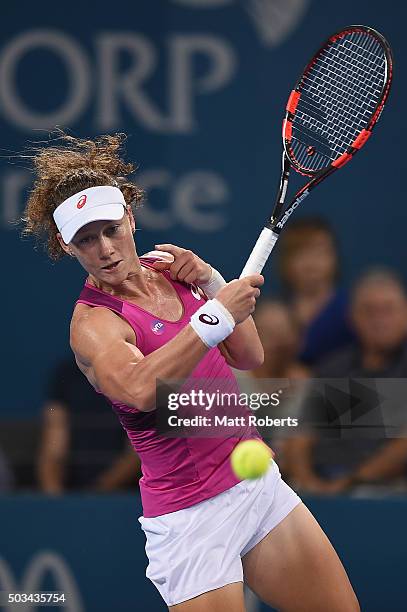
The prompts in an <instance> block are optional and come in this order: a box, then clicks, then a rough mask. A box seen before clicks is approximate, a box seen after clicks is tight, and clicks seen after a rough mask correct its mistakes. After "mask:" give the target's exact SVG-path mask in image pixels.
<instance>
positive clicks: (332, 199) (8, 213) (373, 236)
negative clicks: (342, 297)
mask: <svg viewBox="0 0 407 612" xmlns="http://www.w3.org/2000/svg"><path fill="white" fill-rule="evenodd" d="M405 14H407V9H406V8H404V6H403V5H400V6H399V7H398V19H397V20H396V19H394V17H393V15H392V14H390V13H389V14H387V9H386V7H385V5H383V3H381V2H379V1H378V0H374V1H369V2H368V1H367V0H361V1H360V2H358V3H356V4H355V2H353V1H352V0H344V1H343V2H341V5H340V11H338V10H336V8H335V9H334V7H331V6H330V4H329V3H326V2H323V1H322V0H313V1H312V0H247V1H246V2H240V1H234V0H157V1H156V2H151V1H150V0H138V1H137V2H121V3H119V4H117V5H116V7H115V10H113V8H112V5H111V3H107V2H100V3H98V4H97V6H93V5H91V4H84V3H83V2H78V1H77V0H73V1H72V2H71V3H70V4H69V8H65V9H64V10H63V11H62V9H61V7H60V6H59V5H58V4H56V3H53V2H42V3H40V4H38V3H37V4H32V5H24V7H22V6H21V5H19V4H11V5H9V6H8V8H7V15H6V16H5V17H4V19H3V20H2V24H1V26H0V28H1V30H2V32H1V33H2V37H1V41H2V42H1V47H0V125H1V134H2V145H1V147H2V152H3V159H2V163H1V166H0V194H1V209H0V233H1V239H2V244H3V253H4V256H3V257H4V259H3V284H4V290H5V294H6V300H5V302H4V301H3V305H2V309H3V310H2V314H3V333H4V340H5V347H6V351H5V356H4V366H3V374H4V375H5V377H4V378H5V380H4V384H3V388H2V393H3V403H2V410H3V411H4V412H6V413H10V414H11V413H12V414H13V415H23V414H26V413H27V412H32V411H36V410H37V409H38V407H39V405H40V400H41V388H42V381H43V379H44V376H45V374H46V372H47V371H48V369H49V367H50V365H51V363H52V362H53V361H55V359H56V358H59V357H60V356H61V355H62V354H63V353H64V352H65V351H66V350H67V344H68V323H69V318H70V313H71V310H72V304H73V301H74V299H75V298H76V296H77V294H78V292H79V290H80V287H81V284H82V282H83V278H84V275H83V274H82V273H81V271H80V270H79V269H78V268H77V265H75V263H74V262H63V263H60V264H57V265H56V266H53V265H52V264H50V263H49V262H48V260H47V258H46V257H45V255H42V254H41V253H34V252H33V250H32V243H31V242H30V241H23V242H22V241H21V240H20V239H19V236H18V231H17V230H16V227H15V225H14V221H15V220H16V219H17V218H18V217H19V216H20V215H21V211H22V209H23V206H24V201H25V198H26V193H27V190H28V189H29V188H30V185H31V181H32V175H31V174H30V172H29V170H28V169H27V165H26V164H25V162H24V159H16V158H11V159H8V156H9V154H10V153H13V152H17V151H20V152H21V151H23V150H24V147H25V146H26V145H27V144H28V143H29V141H30V142H32V141H36V140H41V139H44V140H47V139H48V130H50V129H53V128H55V126H57V125H58V126H61V127H63V128H67V129H69V130H71V131H72V133H74V134H76V135H79V136H85V135H87V136H95V135H97V134H100V133H106V132H114V131H124V132H126V133H127V134H129V140H128V152H129V157H130V158H131V159H132V160H134V161H136V162H137V163H138V164H139V171H138V173H137V176H138V179H139V181H140V183H141V184H142V185H143V186H144V187H145V189H146V192H147V194H148V198H147V202H146V204H145V206H144V209H143V210H142V211H140V213H139V215H138V217H137V224H138V227H139V229H141V230H142V231H139V232H138V233H137V247H138V250H139V252H143V251H145V250H150V249H151V248H152V247H153V246H154V243H155V242H164V241H166V242H168V241H169V242H173V243H178V244H182V245H184V246H186V247H188V248H191V249H193V250H196V251H197V252H199V253H200V254H201V256H202V257H204V258H206V259H207V260H208V261H210V262H212V263H213V264H214V265H215V266H216V267H218V268H219V269H220V270H222V272H223V273H224V275H225V276H226V277H229V278H231V277H234V276H237V275H238V274H239V271H240V269H241V267H242V264H243V263H244V260H245V258H246V255H247V253H248V252H249V250H250V248H251V246H252V245H253V243H254V240H255V239H256V237H257V234H258V230H259V229H260V227H261V225H262V223H263V221H264V217H265V215H266V214H267V212H268V210H269V205H270V204H269V203H270V201H271V200H272V199H273V197H274V192H275V189H276V182H277V180H278V177H279V160H280V132H281V121H282V116H283V109H284V106H285V103H286V98H287V95H288V92H289V91H290V89H291V87H292V85H293V83H294V81H295V79H296V78H297V75H298V74H299V72H300V70H301V69H302V67H303V65H304V63H305V61H306V60H307V58H308V56H309V55H310V54H311V53H312V52H313V51H314V50H315V49H316V47H317V46H318V44H319V43H320V41H321V40H322V39H324V38H325V37H326V36H327V35H328V34H329V33H331V32H332V31H335V30H336V29H339V28H341V27H343V26H344V25H347V24H348V23H354V22H356V23H357V22H360V23H367V24H368V25H372V26H374V27H377V28H378V29H380V30H382V31H383V32H384V33H385V35H386V36H387V37H388V38H389V40H390V42H391V43H392V46H393V47H394V51H395V57H396V76H395V86H394V90H393V94H392V97H391V100H390V103H389V105H388V106H389V108H386V110H385V112H384V114H383V118H382V119H381V122H380V124H379V127H378V129H377V132H376V134H375V135H374V138H372V141H371V142H369V144H368V146H367V147H366V150H365V151H364V152H363V154H362V155H360V156H358V157H357V158H356V160H355V161H354V162H353V163H352V164H351V165H350V167H347V168H346V169H345V170H344V171H343V172H341V173H338V175H337V176H335V177H334V178H333V179H332V180H331V181H330V184H326V185H324V186H323V187H322V188H321V190H318V191H319V193H315V195H313V196H312V198H310V199H309V202H308V201H307V204H306V207H305V209H306V212H311V213H317V212H322V213H324V214H325V215H326V216H327V217H329V218H330V219H331V220H332V222H333V225H334V226H335V227H336V229H337V231H338V234H339V237H340V241H341V243H342V246H343V251H344V255H345V273H346V275H347V276H349V277H350V276H352V275H354V274H355V273H357V272H358V271H360V270H361V269H362V268H363V267H365V266H366V265H367V264H369V263H374V262H380V263H387V264H389V265H391V266H394V267H396V268H399V269H401V270H402V271H404V268H403V265H404V264H402V260H403V249H404V222H403V221H404V210H403V206H402V203H401V202H400V194H401V189H400V187H401V175H402V171H403V167H404V161H403V157H402V152H401V142H402V140H403V139H402V138H399V139H397V141H394V130H393V129H392V126H393V125H395V124H396V123H398V120H399V117H400V115H401V110H400V107H401V105H400V101H401V100H404V99H405V96H403V93H404V89H405V85H404V82H403V79H402V78H400V77H399V74H402V65H403V62H404V61H405V59H404V56H403V46H404V29H403V26H402V23H403V22H404V18H403V17H405ZM385 147H394V148H393V150H392V154H391V155H387V154H386V155H383V151H385V150H386V149H385ZM389 177H391V180H390V178H389ZM383 202H385V203H386V210H391V211H392V214H391V216H387V217H386V219H385V220H384V219H381V218H378V217H377V215H376V214H375V211H376V206H377V205H378V204H379V203H380V204H382V203H383ZM300 214H301V213H300ZM349 218H351V221H352V222H351V223H349ZM387 233H390V234H391V236H392V238H391V239H389V238H386V234H387ZM361 236H363V238H361ZM390 245H391V246H390ZM277 251H278V249H277ZM273 261H275V257H273ZM273 273H275V265H274V266H273V263H272V264H271V266H270V267H269V268H268V271H267V276H268V279H270V278H271V277H272V275H273ZM266 288H267V286H266Z"/></svg>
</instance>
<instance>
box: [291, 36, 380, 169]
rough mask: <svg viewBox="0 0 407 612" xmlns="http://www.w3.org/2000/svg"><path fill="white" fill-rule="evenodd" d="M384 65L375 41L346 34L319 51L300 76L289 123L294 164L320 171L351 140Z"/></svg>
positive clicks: (371, 105)
mask: <svg viewBox="0 0 407 612" xmlns="http://www.w3.org/2000/svg"><path fill="white" fill-rule="evenodd" d="M386 76H387V64H386V58H385V54H384V50H383V48H382V46H381V44H380V42H379V41H378V40H377V39H376V38H374V37H373V36H370V35H368V34H366V33H363V32H351V33H348V34H346V35H345V36H344V37H342V38H341V39H339V40H337V41H335V42H334V43H332V44H330V45H329V46H328V47H327V48H325V49H324V50H323V51H322V52H321V53H320V54H319V56H318V57H317V58H316V61H315V62H314V64H313V65H312V66H311V68H310V69H309V71H308V73H306V74H305V75H304V77H303V80H302V84H301V97H300V100H299V103H298V106H297V109H296V112H295V115H294V119H293V131H292V144H291V146H292V151H293V154H294V156H295V158H296V161H297V163H298V164H299V165H300V166H302V167H304V168H307V169H310V170H313V171H315V170H320V169H321V168H324V167H326V166H328V165H329V164H331V162H332V161H334V160H335V159H337V158H338V157H339V156H340V155H342V154H343V153H344V152H345V151H346V150H347V149H348V148H349V147H350V146H351V145H352V143H353V142H354V140H355V138H356V137H357V135H358V134H359V133H360V132H361V130H362V129H364V128H366V127H367V125H368V122H369V120H370V118H371V116H372V114H373V112H374V110H375V108H376V106H377V104H378V102H379V101H380V98H381V96H382V92H383V89H384V84H385V82H386Z"/></svg>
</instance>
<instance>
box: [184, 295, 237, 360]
mask: <svg viewBox="0 0 407 612" xmlns="http://www.w3.org/2000/svg"><path fill="white" fill-rule="evenodd" d="M190 325H191V327H192V329H193V330H194V331H195V332H196V333H197V334H198V336H199V337H200V338H201V340H202V342H203V343H204V344H206V346H208V347H209V348H213V347H214V346H217V345H218V344H219V342H222V340H224V339H225V338H227V337H228V336H229V335H230V334H231V333H232V331H233V330H234V328H235V320H234V318H233V317H232V315H231V314H230V312H229V311H228V309H227V308H225V306H224V305H223V304H221V302H219V300H216V299H213V300H208V302H205V304H204V305H203V306H201V307H200V308H198V310H197V311H196V312H195V313H194V314H193V315H192V317H191V321H190Z"/></svg>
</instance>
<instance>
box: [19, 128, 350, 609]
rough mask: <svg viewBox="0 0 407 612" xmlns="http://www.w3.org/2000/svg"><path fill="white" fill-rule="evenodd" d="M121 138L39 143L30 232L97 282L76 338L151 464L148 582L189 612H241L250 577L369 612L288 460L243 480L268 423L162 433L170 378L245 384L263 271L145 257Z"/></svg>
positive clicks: (258, 583)
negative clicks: (292, 482) (285, 475)
mask: <svg viewBox="0 0 407 612" xmlns="http://www.w3.org/2000/svg"><path fill="white" fill-rule="evenodd" d="M122 140H123V137H122V136H119V135H116V136H103V137H100V138H97V139H95V140H93V141H92V140H81V139H76V138H72V137H68V136H66V135H62V136H61V141H60V142H57V143H55V142H54V143H51V145H50V146H48V147H44V148H41V149H36V150H35V151H34V153H33V161H34V167H35V170H36V174H37V176H36V182H35V184H34V187H33V190H32V192H31V194H30V197H29V200H28V204H27V207H26V211H25V216H24V223H25V229H24V233H25V234H34V235H36V236H37V237H40V239H42V240H43V241H44V242H45V244H46V246H47V248H48V252H49V255H50V256H51V258H53V259H58V258H60V257H61V256H63V255H65V254H68V255H70V256H72V257H75V258H76V259H77V260H78V262H79V263H80V264H81V266H82V267H83V268H84V269H85V271H86V273H87V275H88V276H87V280H86V282H85V285H84V288H83V290H82V293H81V294H80V297H79V300H78V301H77V303H76V305H75V308H74V312H73V316H72V322H71V346H72V349H73V351H74V354H75V357H76V361H77V364H78V366H79V368H80V369H81V371H82V372H83V373H84V374H85V376H86V377H87V379H88V380H89V382H90V383H91V384H92V385H93V386H94V388H95V389H96V390H97V391H98V392H101V393H103V394H104V395H105V396H106V397H107V398H109V399H110V401H111V403H112V406H113V409H114V411H115V412H116V413H117V415H118V417H119V419H120V421H121V423H122V425H123V427H124V428H125V430H126V431H127V434H128V436H129V438H130V440H131V442H132V444H133V445H134V448H135V450H136V451H137V453H138V454H139V456H140V458H141V461H142V470H143V478H142V479H141V481H140V490H141V496H142V502H143V516H142V517H140V519H139V520H140V523H141V526H142V528H143V530H144V532H145V535H146V538H147V544H146V552H147V556H148V559H149V565H148V568H147V576H148V577H149V578H150V579H151V580H152V582H153V583H154V584H155V586H156V587H157V589H158V590H159V592H160V593H161V595H162V597H163V599H164V601H165V602H166V604H167V606H168V607H169V609H170V610H176V611H179V612H200V611H205V612H224V610H231V611H233V612H243V611H244V609H245V607H244V598H243V582H245V583H247V584H248V586H249V587H250V588H251V589H252V590H253V591H254V592H256V593H257V594H258V596H259V597H260V598H261V599H262V600H263V601H265V602H267V603H268V604H270V605H272V606H273V607H275V608H277V609H279V610H288V611H291V610H292V611H301V610H303V611H311V610H312V611H313V612H316V611H321V612H322V611H323V612H326V611H327V610H329V611H330V612H354V611H356V610H359V606H358V602H357V599H356V596H355V594H354V592H353V589H352V587H351V585H350V582H349V580H348V577H347V575H346V572H345V570H344V568H343V566H342V564H341V562H340V560H339V558H338V556H337V554H336V553H335V551H334V549H333V547H332V546H331V544H330V542H329V541H328V539H327V537H326V536H325V534H324V533H323V531H322V530H321V528H320V527H319V525H318V523H317V522H316V521H315V519H314V518H313V516H312V515H311V514H310V512H309V511H308V509H307V508H306V507H305V505H304V504H303V503H302V502H301V500H300V499H299V497H298V496H297V495H296V493H294V491H292V489H290V488H289V487H288V485H287V484H285V483H284V482H283V480H282V479H281V476H280V472H279V469H278V467H277V464H276V463H275V462H272V466H271V467H270V469H269V470H268V472H267V474H266V475H265V476H264V477H262V478H259V479H257V480H254V481H245V480H243V481H239V480H238V479H237V478H236V477H235V476H234V474H233V473H232V471H231V467H230V460H229V457H230V453H231V451H232V450H233V448H234V447H235V446H236V444H237V443H238V442H239V439H240V440H241V439H246V438H256V437H259V436H258V433H257V431H256V430H254V429H246V430H244V431H243V433H241V435H240V438H238V439H236V437H228V436H223V437H219V436H218V437H206V438H205V437H189V438H185V437H184V438H182V437H177V438H169V437H163V436H159V435H158V434H157V432H156V430H155V428H154V427H153V426H152V423H153V421H152V420H151V417H152V416H154V410H155V408H156V405H155V402H156V379H161V380H165V379H182V378H189V379H191V380H192V379H194V378H196V379H200V380H202V379H207V380H211V381H213V380H216V379H222V380H223V381H227V383H228V384H229V385H230V386H231V387H233V386H234V385H235V384H236V383H235V379H234V376H233V374H232V371H231V369H230V366H233V367H235V368H240V369H251V368H255V367H258V366H259V365H260V364H261V362H262V360H263V349H262V345H261V342H260V340H259V337H258V335H257V332H256V328H255V326H254V323H253V321H252V319H251V316H250V315H251V313H252V312H253V311H254V308H255V301H256V298H257V297H258V296H259V294H260V290H259V287H260V286H261V285H262V284H263V277H262V276H260V275H257V274H255V275H252V276H248V277H247V278H244V279H241V280H233V281H231V282H229V283H226V282H225V281H224V279H223V278H222V277H221V275H220V274H219V272H217V271H216V270H214V269H213V268H212V267H211V266H210V265H209V264H208V263H206V262H204V261H203V260H202V259H200V258H199V257H198V256H197V255H195V254H194V253H192V252H191V251H189V250H186V249H183V248H180V247H178V246H175V245H171V244H165V245H159V246H158V251H159V252H163V253H164V252H165V253H167V255H165V256H163V257H158V258H157V253H155V255H154V254H153V255H151V254H150V255H149V256H148V257H144V258H143V257H139V256H138V255H137V251H136V245H135V242H134V238H133V233H134V231H135V214H134V211H135V208H136V205H137V204H138V202H139V201H140V198H141V190H140V189H139V188H138V187H137V185H135V184H134V183H133V182H131V181H130V180H127V179H126V177H127V176H128V175H129V174H130V173H131V172H133V166H132V165H131V164H129V163H125V162H124V161H123V160H122V158H121V152H120V149H121V145H122ZM168 254H169V255H168ZM198 288H199V289H198Z"/></svg>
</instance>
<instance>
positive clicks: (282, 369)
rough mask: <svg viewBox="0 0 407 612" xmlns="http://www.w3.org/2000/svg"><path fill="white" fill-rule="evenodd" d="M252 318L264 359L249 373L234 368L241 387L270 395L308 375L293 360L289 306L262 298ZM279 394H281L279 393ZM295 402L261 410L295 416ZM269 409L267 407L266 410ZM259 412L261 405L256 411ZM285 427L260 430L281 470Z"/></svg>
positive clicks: (295, 336) (295, 340) (295, 339)
mask: <svg viewBox="0 0 407 612" xmlns="http://www.w3.org/2000/svg"><path fill="white" fill-rule="evenodd" d="M254 319H255V323H256V327H257V331H258V333H259V336H260V339H261V341H262V344H263V348H264V363H263V365H262V366H260V368H257V369H256V370H252V371H251V372H250V373H247V374H246V375H245V373H243V372H241V371H240V372H236V374H237V377H238V379H239V383H240V387H241V391H245V392H246V393H268V394H269V395H271V394H272V393H275V392H276V391H278V390H279V389H280V388H281V387H286V384H287V382H288V381H287V379H290V380H291V381H295V380H303V379H305V378H308V376H309V373H308V370H307V369H306V368H305V367H304V366H303V365H301V364H300V363H299V362H298V360H297V357H296V356H297V354H298V346H299V331H298V325H297V324H296V322H295V320H294V319H293V316H292V314H291V313H290V311H289V309H288V308H287V307H286V306H285V305H284V304H283V303H281V302H277V301H272V300H267V299H262V300H260V301H259V303H258V305H257V306H256V311H255V313H254ZM282 397H283V396H282ZM297 404H298V402H297V401H296V405H294V404H293V402H292V401H291V402H284V401H283V400H282V401H281V402H280V404H279V406H278V407H275V408H271V409H270V408H269V407H268V408H267V409H266V410H265V414H264V415H266V414H269V415H270V416H272V417H273V418H280V417H282V418H284V417H285V416H291V417H295V416H296V412H297V410H298V405H297ZM270 410H271V411H270ZM257 414H258V416H262V415H261V409H260V410H259V411H258V412H257ZM287 433H288V432H287V431H285V430H280V431H279V430H275V431H274V430H273V431H272V430H271V429H270V428H268V429H267V430H266V431H263V432H262V434H263V435H264V436H265V438H266V442H267V443H268V444H269V445H270V446H271V447H272V449H273V451H274V452H275V453H276V460H277V461H278V464H279V467H280V470H281V472H282V473H283V474H284V472H285V440H286V435H287Z"/></svg>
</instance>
